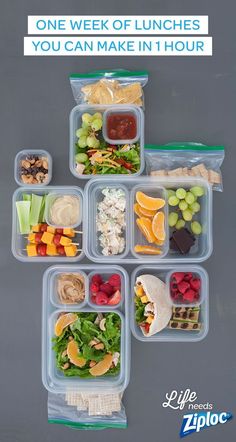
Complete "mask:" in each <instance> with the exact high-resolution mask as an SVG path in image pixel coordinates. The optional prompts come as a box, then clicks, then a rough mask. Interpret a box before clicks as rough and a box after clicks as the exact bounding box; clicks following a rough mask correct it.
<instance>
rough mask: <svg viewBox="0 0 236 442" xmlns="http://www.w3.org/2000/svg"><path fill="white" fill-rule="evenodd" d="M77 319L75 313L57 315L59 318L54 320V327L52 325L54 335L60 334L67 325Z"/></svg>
mask: <svg viewBox="0 0 236 442" xmlns="http://www.w3.org/2000/svg"><path fill="white" fill-rule="evenodd" d="M76 320H77V315H76V314H75V313H65V314H64V315H62V316H59V318H58V319H57V321H56V324H55V327H54V333H55V335H56V336H60V335H61V334H62V332H63V330H64V328H66V327H67V326H68V325H70V324H73V322H75V321H76Z"/></svg>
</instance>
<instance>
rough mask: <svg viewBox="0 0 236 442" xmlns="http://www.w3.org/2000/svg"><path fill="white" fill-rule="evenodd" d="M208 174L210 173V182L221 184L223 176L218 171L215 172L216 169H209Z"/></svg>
mask: <svg viewBox="0 0 236 442" xmlns="http://www.w3.org/2000/svg"><path fill="white" fill-rule="evenodd" d="M208 174H209V182H210V183H211V184H221V176H220V174H219V173H218V172H215V171H214V170H212V169H209V170H208Z"/></svg>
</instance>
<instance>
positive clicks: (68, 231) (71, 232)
mask: <svg viewBox="0 0 236 442" xmlns="http://www.w3.org/2000/svg"><path fill="white" fill-rule="evenodd" d="M63 235H66V236H69V237H70V238H74V237H75V231H74V229H69V228H67V229H63Z"/></svg>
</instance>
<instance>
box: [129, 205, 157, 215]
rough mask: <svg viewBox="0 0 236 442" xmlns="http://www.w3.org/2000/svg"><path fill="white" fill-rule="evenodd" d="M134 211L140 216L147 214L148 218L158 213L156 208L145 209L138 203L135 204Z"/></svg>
mask: <svg viewBox="0 0 236 442" xmlns="http://www.w3.org/2000/svg"><path fill="white" fill-rule="evenodd" d="M134 212H135V213H136V215H138V216H140V217H142V216H147V217H148V218H153V217H154V215H156V213H157V211H156V210H148V209H144V208H143V207H141V206H140V205H139V204H138V203H135V204H134Z"/></svg>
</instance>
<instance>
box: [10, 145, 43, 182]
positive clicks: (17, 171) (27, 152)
mask: <svg viewBox="0 0 236 442" xmlns="http://www.w3.org/2000/svg"><path fill="white" fill-rule="evenodd" d="M28 156H37V157H39V159H40V158H41V157H45V158H47V163H48V173H47V177H46V179H45V180H44V182H39V183H35V184H34V183H30V182H29V184H28V183H27V182H23V181H22V178H21V167H22V161H23V160H25V159H26V158H27V157H28ZM14 177H15V181H16V183H17V184H18V185H19V186H29V187H42V186H47V185H48V184H49V183H50V181H51V179H52V157H51V155H50V153H49V152H48V151H47V150H42V149H24V150H21V151H20V152H18V154H17V155H16V157H15V163H14ZM29 181H30V179H29Z"/></svg>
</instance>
